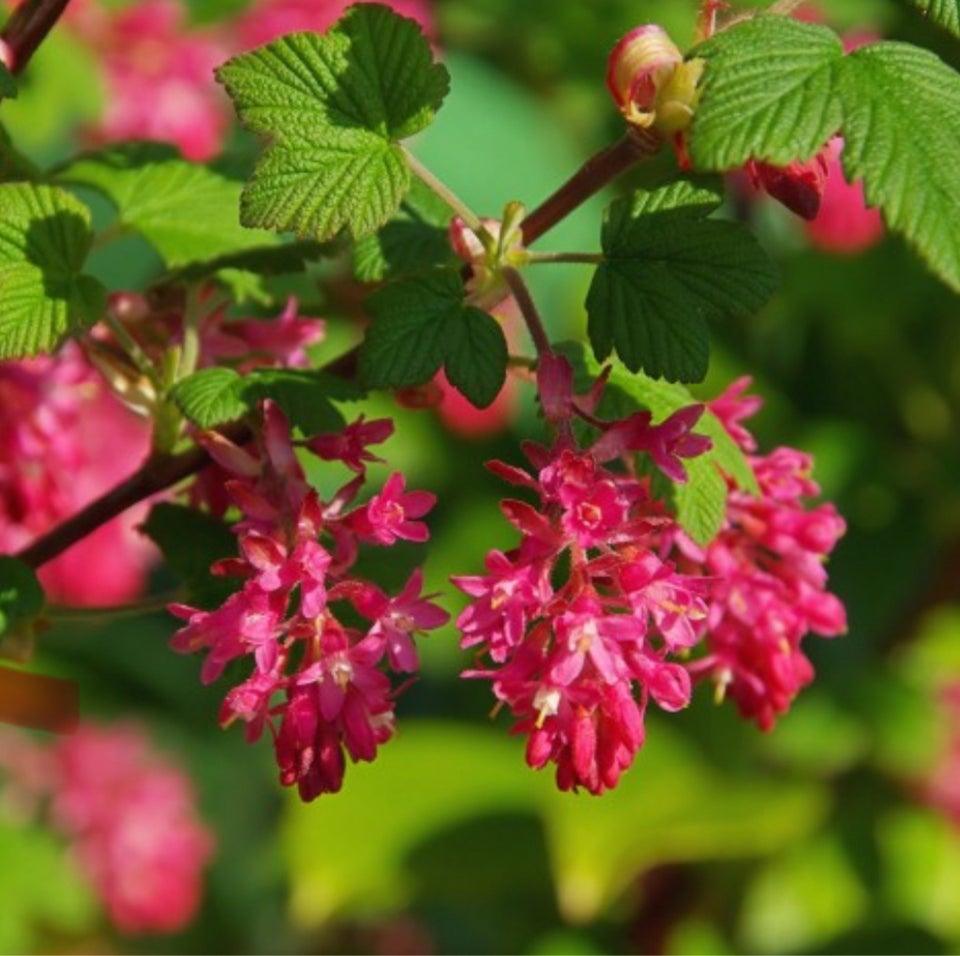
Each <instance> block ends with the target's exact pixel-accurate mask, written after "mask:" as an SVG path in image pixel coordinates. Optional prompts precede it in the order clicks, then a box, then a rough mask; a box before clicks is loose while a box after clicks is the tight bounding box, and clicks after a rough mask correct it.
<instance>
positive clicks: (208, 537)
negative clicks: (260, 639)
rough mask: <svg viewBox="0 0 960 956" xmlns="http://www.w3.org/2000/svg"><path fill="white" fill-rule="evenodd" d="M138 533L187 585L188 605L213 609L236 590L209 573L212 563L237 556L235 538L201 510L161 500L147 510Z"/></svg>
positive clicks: (226, 581)
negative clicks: (150, 542) (157, 550)
mask: <svg viewBox="0 0 960 956" xmlns="http://www.w3.org/2000/svg"><path fill="white" fill-rule="evenodd" d="M140 530H141V531H143V533H144V534H146V535H147V537H149V538H150V540H151V541H153V543H154V544H155V545H156V546H157V547H158V548H159V549H160V551H161V552H162V553H163V557H164V559H165V560H166V562H167V564H168V565H169V566H170V570H171V571H173V573H174V574H176V575H177V577H179V578H180V579H181V580H182V581H183V583H184V584H185V585H186V586H187V590H188V594H189V600H190V601H191V602H192V603H196V604H200V605H201V606H203V607H215V606H217V605H219V604H222V603H223V602H224V601H225V600H226V599H227V598H228V597H229V596H230V594H231V593H233V592H234V591H235V590H236V589H237V583H236V581H235V580H230V579H227V578H224V577H218V576H215V575H212V574H211V573H210V565H212V564H213V563H214V561H219V560H220V559H222V558H227V557H232V556H233V555H235V554H236V553H237V541H236V538H235V537H234V536H233V533H232V532H231V531H230V529H229V527H227V525H226V524H224V523H223V522H222V521H219V520H218V519H216V518H214V517H213V516H212V515H210V514H207V513H206V512H205V511H198V510H197V509H196V508H189V507H187V506H186V505H175V504H171V503H170V502H166V501H163V502H160V503H159V504H156V505H154V506H153V507H152V508H151V509H150V514H149V515H148V516H147V520H146V521H145V522H144V523H143V524H142V525H141V526H140Z"/></svg>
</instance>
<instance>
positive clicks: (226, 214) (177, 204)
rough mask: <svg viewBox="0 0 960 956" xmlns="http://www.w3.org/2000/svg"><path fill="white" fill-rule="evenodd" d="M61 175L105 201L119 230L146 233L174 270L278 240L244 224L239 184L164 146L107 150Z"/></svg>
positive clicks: (138, 145) (84, 158)
mask: <svg viewBox="0 0 960 956" xmlns="http://www.w3.org/2000/svg"><path fill="white" fill-rule="evenodd" d="M57 178H58V179H59V180H60V181H61V182H65V183H74V184H77V185H81V186H89V187H91V188H93V189H96V190H97V191H98V192H100V193H102V194H103V195H104V196H106V197H107V198H108V199H109V200H110V201H111V202H112V203H113V205H114V206H115V207H116V209H117V222H118V223H119V225H120V226H121V228H124V229H127V230H130V231H133V232H138V233H140V234H141V235H142V236H143V237H144V238H145V239H146V240H147V241H148V242H149V243H150V244H151V245H152V246H153V247H154V248H155V249H156V250H157V252H158V253H159V254H160V256H161V258H162V259H163V261H164V263H165V264H166V266H167V267H168V268H170V269H176V268H179V267H181V266H186V265H189V264H191V263H202V262H208V261H210V260H215V259H219V258H222V257H225V256H230V255H234V254H236V253H238V252H242V251H245V250H248V249H251V248H256V247H262V246H268V245H273V244H274V243H275V242H276V236H274V235H273V234H272V233H269V232H263V231H257V232H251V231H250V230H249V229H244V228H243V226H241V225H240V221H239V218H238V212H237V207H238V206H239V203H240V191H241V186H240V184H239V183H237V182H234V181H233V180H231V179H227V178H226V177H224V176H221V175H220V174H219V173H216V172H214V171H213V170H212V169H208V168H207V167H206V166H201V165H199V164H198V163H190V162H187V161H186V160H185V159H183V158H181V156H180V154H179V153H178V152H177V151H176V150H175V149H174V148H173V147H170V146H166V145H164V144H161V143H125V144H122V145H120V146H112V147H108V148H107V149H104V150H102V151H100V152H98V153H92V154H89V155H87V156H82V157H80V158H79V159H77V160H75V161H74V162H72V163H71V164H70V165H69V166H67V167H66V168H65V169H62V170H60V171H59V172H58V173H57Z"/></svg>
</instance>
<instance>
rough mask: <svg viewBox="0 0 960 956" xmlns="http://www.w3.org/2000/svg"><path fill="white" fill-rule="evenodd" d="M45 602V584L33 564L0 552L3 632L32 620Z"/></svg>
mask: <svg viewBox="0 0 960 956" xmlns="http://www.w3.org/2000/svg"><path fill="white" fill-rule="evenodd" d="M43 603H44V596H43V588H42V587H41V585H40V582H39V581H38V580H37V575H36V574H35V573H34V570H33V568H31V567H29V566H28V565H26V564H24V563H23V562H22V561H18V560H17V559H16V558H8V557H5V556H0V635H2V634H4V633H6V632H7V631H13V630H14V629H16V628H17V627H19V626H21V625H23V624H26V623H28V622H30V621H32V620H33V619H34V618H35V617H37V615H38V614H39V613H40V612H41V611H42V610H43Z"/></svg>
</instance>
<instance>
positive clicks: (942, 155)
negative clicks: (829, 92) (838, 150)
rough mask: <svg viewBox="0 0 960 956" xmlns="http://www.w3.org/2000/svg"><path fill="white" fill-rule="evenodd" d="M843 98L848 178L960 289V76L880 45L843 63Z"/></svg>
mask: <svg viewBox="0 0 960 956" xmlns="http://www.w3.org/2000/svg"><path fill="white" fill-rule="evenodd" d="M839 92H840V99H841V101H842V102H843V107H844V123H843V133H844V137H845V145H844V149H843V153H842V159H843V167H844V170H845V171H846V174H847V176H848V177H849V178H850V179H862V180H863V184H864V190H865V192H866V196H867V201H868V202H870V203H871V204H872V205H876V206H880V208H881V209H882V210H883V215H884V219H885V220H886V223H887V225H888V226H889V227H890V228H891V229H895V230H897V232H901V233H903V235H904V236H906V238H907V241H908V242H909V243H910V244H911V245H912V246H914V248H915V249H916V250H917V252H918V253H919V254H920V256H921V257H922V258H923V259H924V260H925V261H926V262H927V264H928V265H929V266H930V268H931V269H933V271H934V272H936V273H937V275H939V276H940V277H941V278H942V279H943V280H944V281H945V282H946V283H947V284H948V285H950V286H951V287H952V288H954V289H956V290H958V291H960V75H958V74H957V73H955V72H954V71H953V70H951V69H950V67H948V66H947V65H946V64H945V63H944V62H943V61H942V60H940V59H938V58H937V57H936V56H934V55H933V54H932V53H929V52H927V51H926V50H921V49H919V48H918V47H915V46H910V45H909V44H906V43H877V44H874V45H871V46H866V47H861V48H860V49H859V50H855V51H854V52H853V53H851V54H849V55H848V56H847V57H846V58H845V59H844V61H843V69H842V70H841V71H840V85H839Z"/></svg>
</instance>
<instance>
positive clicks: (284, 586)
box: [171, 402, 447, 800]
mask: <svg viewBox="0 0 960 956" xmlns="http://www.w3.org/2000/svg"><path fill="white" fill-rule="evenodd" d="M392 430H393V425H392V422H390V421H389V420H376V421H369V422H368V421H364V420H363V418H360V419H359V420H357V421H355V422H354V423H353V424H351V425H348V426H347V427H346V428H344V430H343V431H342V432H340V433H338V434H328V435H320V436H317V437H316V438H313V439H312V440H311V441H310V442H308V443H307V444H306V447H307V448H308V449H309V450H310V451H312V452H313V453H314V454H316V455H317V456H318V457H320V458H321V459H323V460H325V461H340V462H342V463H343V464H344V465H346V466H347V468H348V469H350V470H351V472H353V474H354V477H353V478H351V480H350V481H348V482H347V483H346V484H345V485H344V486H343V487H342V488H340V489H339V490H338V491H337V492H336V494H335V495H333V497H332V498H331V500H330V501H329V502H324V501H321V499H320V497H319V495H318V494H317V492H316V491H315V490H314V489H313V488H312V487H311V486H310V485H309V484H308V483H307V481H306V478H305V475H304V472H303V468H302V467H301V465H300V462H299V461H298V459H297V457H296V454H295V450H294V447H293V444H292V441H291V437H290V427H289V425H288V423H287V421H286V419H285V418H284V416H283V414H282V412H281V411H280V410H279V409H278V408H277V407H276V406H275V405H274V404H273V403H271V402H265V403H264V405H263V427H262V431H261V433H260V435H259V436H258V441H257V446H256V448H255V449H252V450H247V449H243V448H240V447H238V446H236V445H233V444H232V443H230V442H229V441H227V440H226V439H225V438H222V437H221V436H219V435H216V434H210V435H207V436H205V437H204V438H203V439H202V441H203V442H204V444H205V446H206V448H207V450H208V451H209V452H210V455H211V457H212V458H213V459H214V461H215V462H216V463H217V465H218V466H219V467H220V469H221V470H222V472H223V473H225V477H226V478H227V479H228V480H227V481H226V483H225V490H226V492H227V495H228V496H229V498H230V500H231V502H232V504H233V505H234V506H235V507H236V508H237V509H239V511H240V513H241V515H242V517H241V519H240V520H239V521H238V522H237V523H236V524H235V525H234V530H235V532H236V534H237V537H238V542H239V555H238V557H236V558H230V559H227V560H224V561H221V562H218V564H216V565H214V569H213V570H214V571H215V573H218V574H222V575H228V576H231V577H236V578H238V579H239V580H240V582H242V583H241V584H240V585H239V587H238V590H237V591H236V592H235V593H233V594H232V595H231V596H230V597H229V598H228V599H227V600H226V601H225V602H224V603H223V604H222V605H221V606H220V607H219V608H216V609H215V610H212V611H206V610H199V609H197V608H191V607H185V606H182V605H174V606H173V607H172V608H171V610H172V611H173V612H174V613H175V614H176V615H177V616H179V617H180V618H182V619H184V620H186V622H187V623H186V625H185V626H184V627H182V628H181V629H180V630H179V631H178V632H177V633H176V634H175V635H174V638H173V641H172V646H173V647H174V648H175V649H176V650H179V651H182V652H185V653H191V652H194V651H198V650H204V651H206V658H205V660H204V663H203V668H202V674H201V676H202V679H203V681H204V682H205V683H209V682H211V681H214V680H216V679H217V678H218V677H220V675H221V674H222V673H223V670H224V668H225V667H226V666H227V664H229V663H231V662H232V661H234V660H236V659H238V658H247V659H249V660H250V661H251V663H252V672H251V673H250V676H249V677H247V678H246V679H245V680H244V681H243V682H242V683H240V684H239V685H237V686H235V687H234V688H233V689H231V690H230V691H229V693H228V694H227V696H226V699H225V700H224V703H223V707H222V710H221V722H222V724H223V725H224V726H227V725H229V724H231V723H233V722H234V721H236V720H241V721H243V722H244V723H246V725H247V736H248V739H250V740H256V739H257V738H259V737H260V735H261V734H262V733H263V731H264V729H265V728H269V729H270V731H271V734H272V736H273V741H274V747H275V752H276V758H277V763H278V764H279V767H280V780H281V782H282V783H283V784H284V785H285V786H291V785H293V784H296V785H297V787H298V789H299V792H300V795H301V797H302V798H303V799H304V800H312V799H314V798H315V797H317V796H318V795H319V794H321V793H331V792H335V791H337V790H339V789H340V786H341V784H342V781H343V775H344V771H345V768H346V754H349V755H350V757H351V758H352V759H353V760H354V761H358V760H366V761H369V760H373V759H374V757H375V756H376V753H377V748H378V746H379V745H380V744H382V743H385V742H386V741H387V740H389V739H390V737H391V736H392V735H393V732H394V697H395V694H396V691H395V689H394V687H393V685H392V684H391V681H390V679H389V677H388V675H387V673H385V670H384V665H386V667H388V668H389V669H390V670H393V671H396V672H402V673H412V672H414V671H416V669H417V666H418V660H417V653H416V648H415V646H414V643H413V638H414V636H415V635H416V634H417V633H418V632H422V631H425V630H432V629H434V628H437V627H439V626H440V625H442V624H443V623H444V622H445V621H446V620H447V614H446V612H445V611H443V610H441V609H440V608H439V607H437V606H436V605H434V604H433V603H431V601H430V600H429V596H427V597H424V596H422V595H421V593H420V592H421V589H422V584H423V576H422V574H421V572H420V571H419V570H417V571H415V572H414V573H413V574H412V575H411V577H410V579H409V581H408V582H407V584H406V586H405V587H404V588H403V590H402V591H401V592H400V594H398V595H396V596H388V595H387V594H385V593H384V592H383V591H381V590H380V589H379V588H378V587H377V586H376V585H374V584H372V583H371V582H369V581H366V580H364V579H362V578H360V577H358V576H356V575H352V574H350V569H351V567H352V565H353V563H354V561H355V559H356V556H357V552H358V547H359V545H360V544H364V543H365V544H372V545H380V546H389V545H392V544H394V543H396V542H397V541H400V540H404V541H416V542H422V541H426V540H427V538H428V536H429V534H428V531H427V526H426V525H425V524H424V523H423V521H421V520H420V519H421V518H422V517H423V516H424V515H425V514H426V513H427V512H428V511H429V510H430V509H431V508H432V507H433V504H434V502H435V496H434V495H432V494H430V493H429V492H425V491H408V490H407V489H406V485H405V481H404V478H403V476H402V475H401V474H399V473H394V474H393V475H392V476H391V477H390V478H389V479H388V480H387V482H386V484H385V485H384V487H383V489H382V490H381V491H380V493H379V494H376V495H374V496H373V497H371V498H370V499H369V500H368V501H367V502H366V503H364V504H360V505H355V506H354V501H355V499H356V497H357V495H358V493H359V492H360V490H361V488H362V487H363V485H364V483H365V481H366V463H367V462H370V461H376V460H379V459H377V458H375V456H373V455H372V454H371V453H370V452H369V450H368V448H369V446H370V445H375V444H379V443H380V442H382V441H384V440H385V439H386V438H387V437H388V436H389V435H390V434H391V432H392ZM341 608H343V609H346V610H347V614H346V616H345V615H344V613H343V612H342V611H341V610H340V609H341ZM358 618H359V619H363V620H364V621H366V622H367V623H366V625H365V626H364V627H363V628H360V627H357V626H354V624H353V623H345V621H346V622H351V621H354V620H355V619H358Z"/></svg>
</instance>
